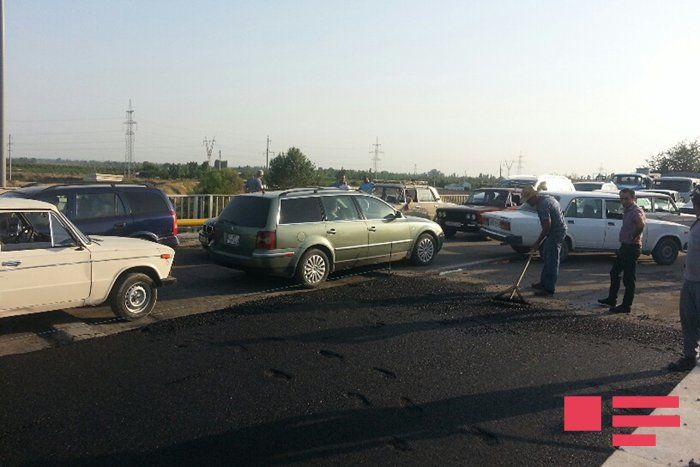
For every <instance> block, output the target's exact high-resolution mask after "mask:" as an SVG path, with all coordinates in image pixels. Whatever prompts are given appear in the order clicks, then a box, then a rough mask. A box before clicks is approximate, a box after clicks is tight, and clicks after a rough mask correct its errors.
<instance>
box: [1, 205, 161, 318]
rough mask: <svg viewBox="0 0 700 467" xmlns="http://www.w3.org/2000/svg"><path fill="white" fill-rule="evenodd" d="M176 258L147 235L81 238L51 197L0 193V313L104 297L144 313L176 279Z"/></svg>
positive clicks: (116, 307) (130, 313) (117, 308)
mask: <svg viewBox="0 0 700 467" xmlns="http://www.w3.org/2000/svg"><path fill="white" fill-rule="evenodd" d="M174 256H175V251H174V250H173V249H172V248H170V247H167V246H165V245H160V244H158V243H153V242H149V241H147V240H141V239H135V238H123V237H86V236H85V235H83V234H82V233H81V232H80V230H78V229H77V228H76V227H75V226H74V225H73V224H72V223H71V222H70V221H69V220H68V219H67V218H66V217H65V216H63V214H61V213H60V212H59V211H58V210H57V209H56V207H55V206H53V205H51V204H48V203H43V202H41V201H34V200H26V199H20V198H0V317H5V316H13V315H20V314H27V313H36V312H41V311H51V310H59V309H64V308H71V307H81V306H86V305H100V304H102V303H104V302H109V304H110V305H111V307H112V310H113V311H114V313H115V314H116V315H117V316H118V317H120V318H123V319H126V320H134V319H138V318H142V317H144V316H146V315H148V314H149V313H150V312H151V310H153V307H154V306H155V303H156V299H157V295H158V294H157V287H159V286H162V285H167V284H171V283H173V282H175V279H174V278H171V277H169V274H170V269H171V268H172V265H173V258H174Z"/></svg>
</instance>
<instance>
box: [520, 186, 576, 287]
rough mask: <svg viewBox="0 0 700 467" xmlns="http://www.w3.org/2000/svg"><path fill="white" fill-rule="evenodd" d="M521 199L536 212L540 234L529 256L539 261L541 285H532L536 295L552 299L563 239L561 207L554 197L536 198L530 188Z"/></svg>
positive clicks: (542, 196) (564, 225)
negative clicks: (532, 254)
mask: <svg viewBox="0 0 700 467" xmlns="http://www.w3.org/2000/svg"><path fill="white" fill-rule="evenodd" d="M520 197H521V199H522V200H523V201H524V202H526V203H527V204H529V205H530V206H532V207H534V208H535V209H537V215H538V217H539V218H540V225H541V226H542V231H541V232H540V236H539V237H538V238H537V241H536V242H535V243H534V244H533V245H532V246H531V247H530V251H531V252H535V251H538V250H539V252H540V256H541V257H542V262H543V263H544V265H543V266H542V274H541V275H540V281H539V282H538V283H536V284H532V288H534V289H536V291H535V295H537V296H540V297H549V296H551V295H554V288H555V286H556V283H557V279H558V278H559V255H560V254H561V244H562V243H563V242H564V238H565V237H566V224H565V223H564V215H563V214H562V212H561V206H560V205H559V201H557V200H556V199H555V198H554V197H553V196H549V195H546V194H539V193H538V192H537V191H536V190H535V189H534V188H533V187H532V186H526V187H525V188H523V191H522V194H521V195H520Z"/></svg>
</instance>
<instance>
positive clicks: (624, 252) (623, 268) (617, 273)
mask: <svg viewBox="0 0 700 467" xmlns="http://www.w3.org/2000/svg"><path fill="white" fill-rule="evenodd" d="M640 253H641V247H640V246H639V245H627V244H624V243H623V244H622V245H621V246H620V249H619V250H617V258H615V262H614V263H613V266H612V269H610V293H609V294H608V298H610V299H612V300H617V294H618V292H619V291H620V279H622V282H623V283H624V285H625V297H624V298H623V299H622V306H626V307H631V306H632V301H633V300H634V289H635V286H636V282H637V260H638V259H639V254H640Z"/></svg>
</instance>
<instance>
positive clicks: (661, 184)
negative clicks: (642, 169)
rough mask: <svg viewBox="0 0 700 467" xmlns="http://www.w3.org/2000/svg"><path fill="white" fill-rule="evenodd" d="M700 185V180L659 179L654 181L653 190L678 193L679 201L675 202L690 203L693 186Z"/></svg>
mask: <svg viewBox="0 0 700 467" xmlns="http://www.w3.org/2000/svg"><path fill="white" fill-rule="evenodd" d="M698 183H700V179H697V178H692V177H666V176H663V177H659V178H657V179H656V180H654V186H653V187H652V189H654V190H657V189H659V190H674V191H677V192H678V193H680V199H676V201H677V202H681V201H683V202H685V203H687V202H688V201H690V197H691V196H692V193H693V190H694V189H695V186H696V185H697V184H698Z"/></svg>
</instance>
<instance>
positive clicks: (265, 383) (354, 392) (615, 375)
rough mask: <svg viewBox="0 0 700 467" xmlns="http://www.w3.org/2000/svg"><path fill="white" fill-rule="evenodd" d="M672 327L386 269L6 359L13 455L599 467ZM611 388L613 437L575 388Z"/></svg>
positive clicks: (592, 391) (3, 428)
mask: <svg viewBox="0 0 700 467" xmlns="http://www.w3.org/2000/svg"><path fill="white" fill-rule="evenodd" d="M679 341H680V336H679V335H678V333H677V332H676V331H674V330H671V329H666V328H659V327H652V326H646V325H644V324H643V323H642V324H634V323H627V322H624V321H621V320H616V319H610V318H609V317H607V316H604V315H603V314H581V313H574V312H571V311H568V310H558V309H553V308H551V307H544V308H542V307H540V308H536V307H533V306H512V305H508V304H503V303H498V302H494V301H493V300H491V297H490V296H489V295H487V294H485V293H484V292H483V291H482V290H481V289H480V288H478V287H477V286H474V285H470V284H465V283H462V282H455V281H451V280H449V279H446V278H426V277H415V276H414V277H411V276H400V275H378V276H377V277H376V278H375V279H373V280H370V281H365V282H361V283H357V284H350V285H344V286H340V287H334V288H329V289H325V290H319V291H313V292H309V293H302V294H292V295H282V296H275V297H270V298H266V299H261V300H257V301H254V302H246V303H243V304H241V305H239V306H235V307H232V308H229V309H225V310H221V311H217V312H212V313H206V314H199V315H190V316H185V317H182V318H176V319H172V320H168V321H162V322H158V323H154V324H151V325H148V326H146V327H143V328H140V329H137V330H134V331H128V332H125V333H121V334H117V335H111V336H107V337H103V338H97V339H92V340H87V341H82V342H77V343H75V344H72V345H68V346H63V347H58V348H53V349H47V350H41V351H37V352H33V353H28V354H21V355H11V356H6V357H3V358H1V359H0V372H1V374H2V375H3V378H2V380H1V381H0V394H1V395H2V397H0V413H2V424H0V453H1V456H2V457H1V459H2V463H3V464H5V465H7V464H19V463H51V464H57V463H59V464H60V463H78V464H81V463H84V464H92V463H94V464H98V463H99V464H120V465H121V464H125V463H140V464H146V463H149V464H182V463H188V464H192V463H197V464H200V463H208V464H287V463H312V464H321V463H323V464H327V463H340V464H355V463H370V464H415V465H428V464H431V465H432V464H447V465H464V464H479V465H509V464H510V465H512V464H528V465H600V464H601V463H602V462H603V461H604V460H605V459H606V458H607V457H608V456H609V455H610V454H611V453H612V452H613V448H611V446H610V435H611V433H612V429H611V428H610V427H611V423H610V419H611V408H610V396H612V395H616V394H625V395H665V394H667V393H668V392H670V391H671V389H672V388H673V387H674V386H675V385H676V384H677V382H678V381H679V380H680V379H681V376H682V375H675V374H671V373H668V372H667V371H665V370H663V368H664V367H665V365H666V364H667V363H668V362H669V361H670V360H672V359H675V358H676V356H677V353H678V352H679V350H680V342H679ZM583 394H587V395H601V396H603V398H604V401H605V404H604V417H603V432H602V433H564V432H563V420H562V418H563V397H564V396H565V395H583Z"/></svg>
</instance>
